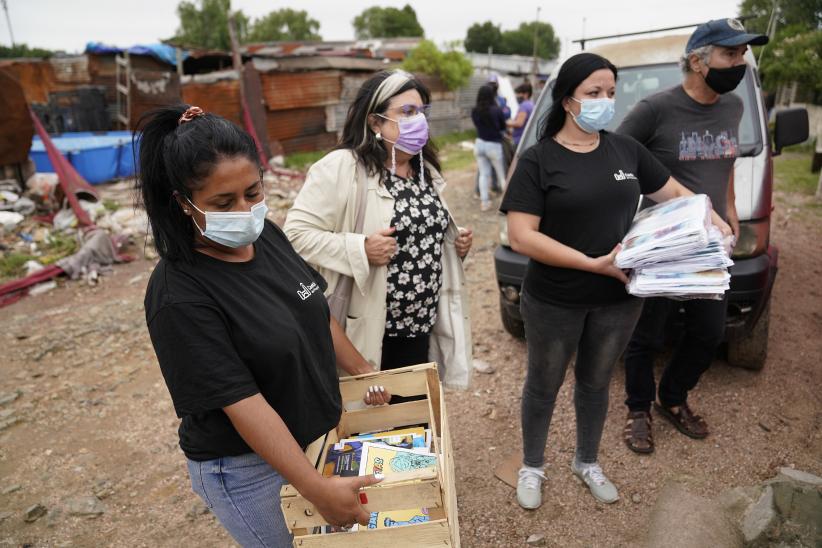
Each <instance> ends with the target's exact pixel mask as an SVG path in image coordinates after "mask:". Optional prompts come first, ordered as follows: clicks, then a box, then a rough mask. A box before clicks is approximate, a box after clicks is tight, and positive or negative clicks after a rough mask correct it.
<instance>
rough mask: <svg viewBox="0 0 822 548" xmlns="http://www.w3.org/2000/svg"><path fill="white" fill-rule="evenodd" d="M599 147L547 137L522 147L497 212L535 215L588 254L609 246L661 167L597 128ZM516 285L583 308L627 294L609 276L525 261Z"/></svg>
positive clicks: (659, 181) (630, 143)
mask: <svg viewBox="0 0 822 548" xmlns="http://www.w3.org/2000/svg"><path fill="white" fill-rule="evenodd" d="M600 137H601V140H600V143H599V146H598V147H597V148H596V149H595V150H593V151H591V152H587V153H579V152H574V151H572V150H569V149H567V148H565V147H564V146H562V145H560V144H559V143H557V142H556V141H554V140H553V139H545V140H542V141H540V142H538V143H537V144H535V145H534V146H532V147H531V148H529V149H528V150H526V151H525V152H524V153H523V155H522V157H520V159H519V161H518V163H517V169H516V171H515V172H514V175H513V176H512V177H511V181H510V182H509V183H508V189H507V190H506V192H505V197H504V198H503V200H502V206H501V207H500V210H501V211H502V212H503V213H507V212H509V211H519V212H523V213H529V214H531V215H537V216H539V217H540V222H539V231H540V232H542V233H543V234H546V235H547V236H550V237H551V238H553V239H554V240H556V241H558V242H560V243H562V244H565V245H567V246H569V247H572V248H574V249H576V250H578V251H581V252H582V253H585V254H586V255H588V256H589V257H598V256H600V255H606V254H608V253H610V252H611V250H612V249H613V248H614V246H615V245H616V244H618V243H619V242H620V241H621V240H622V238H623V237H624V236H625V234H626V233H627V232H628V229H629V228H630V227H631V221H632V220H633V218H634V213H635V212H636V209H637V204H638V203H639V195H640V193H642V194H650V193H653V192H656V191H657V190H659V189H660V188H662V186H663V185H664V184H665V182H666V181H667V180H668V178H669V174H668V170H667V169H665V167H664V166H663V165H662V164H661V163H659V161H658V160H657V159H656V158H654V157H653V155H652V154H651V153H650V152H648V151H647V150H646V149H645V148H644V147H643V146H642V145H640V144H639V143H637V142H636V141H635V140H634V139H632V138H630V137H627V136H624V135H616V134H613V133H608V132H605V131H603V132H600ZM523 288H524V289H525V291H527V292H528V294H529V295H530V296H532V297H534V298H537V299H540V300H542V301H545V302H549V303H554V304H558V305H562V306H567V307H590V306H600V305H604V304H609V303H613V302H616V301H619V300H621V299H626V298H628V294H627V292H626V291H625V286H624V285H623V284H622V282H620V281H619V280H617V279H616V278H612V277H610V276H603V275H600V274H594V273H591V272H585V271H582V270H575V269H569V268H558V267H555V266H549V265H546V264H543V263H540V262H538V261H535V260H531V261H529V263H528V268H527V271H526V274H525V280H524V282H523Z"/></svg>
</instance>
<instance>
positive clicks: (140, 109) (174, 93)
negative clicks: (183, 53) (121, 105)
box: [129, 70, 182, 127]
mask: <svg viewBox="0 0 822 548" xmlns="http://www.w3.org/2000/svg"><path fill="white" fill-rule="evenodd" d="M129 93H130V94H131V123H130V127H136V125H137V121H138V120H139V119H140V117H141V116H142V115H143V114H145V113H146V112H148V111H150V110H154V109H155V108H158V107H162V106H166V105H176V104H179V103H181V102H182V92H181V90H180V77H179V76H178V75H177V74H176V73H173V72H158V71H153V70H133V71H132V72H131V79H130V81H129Z"/></svg>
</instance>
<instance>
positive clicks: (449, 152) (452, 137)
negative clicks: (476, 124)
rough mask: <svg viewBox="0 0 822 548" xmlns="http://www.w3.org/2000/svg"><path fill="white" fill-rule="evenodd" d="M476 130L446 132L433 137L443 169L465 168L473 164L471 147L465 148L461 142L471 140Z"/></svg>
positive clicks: (475, 136)
mask: <svg viewBox="0 0 822 548" xmlns="http://www.w3.org/2000/svg"><path fill="white" fill-rule="evenodd" d="M476 138H477V132H476V131H475V130H473V129H469V130H467V131H457V132H454V133H447V134H445V135H441V136H439V137H436V138H435V139H434V143H435V144H436V145H437V148H438V149H439V156H440V163H441V164H442V170H443V171H451V170H460V169H466V168H469V167H471V166H472V165H474V162H475V159H474V151H473V149H465V148H463V147H462V145H461V143H462V142H464V141H473V140H474V139H476Z"/></svg>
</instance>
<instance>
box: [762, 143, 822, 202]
mask: <svg viewBox="0 0 822 548" xmlns="http://www.w3.org/2000/svg"><path fill="white" fill-rule="evenodd" d="M812 156H813V153H812V151H810V150H806V151H804V152H794V151H791V152H783V153H782V154H781V155H779V156H777V157H775V158H774V166H773V167H774V179H775V181H774V182H775V186H776V188H777V189H778V190H781V191H783V192H794V193H797V194H802V195H805V196H813V195H814V194H815V193H816V186H817V184H818V182H819V174H818V173H811V158H812Z"/></svg>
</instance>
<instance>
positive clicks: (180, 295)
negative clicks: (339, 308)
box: [137, 105, 390, 546]
mask: <svg viewBox="0 0 822 548" xmlns="http://www.w3.org/2000/svg"><path fill="white" fill-rule="evenodd" d="M138 126H139V128H140V130H141V133H142V141H141V147H140V159H139V160H140V161H139V176H138V179H137V190H138V192H139V193H140V197H141V200H142V203H143V205H144V206H145V208H146V212H147V214H148V218H149V220H150V221H151V229H152V233H153V235H154V243H155V246H156V248H157V252H158V253H159V255H160V257H161V259H160V262H159V263H158V264H157V266H156V267H155V268H154V271H153V272H152V274H151V278H150V280H149V282H148V287H147V289H146V296H145V311H146V323H147V325H148V332H149V335H150V336H151V342H152V344H153V345H154V351H155V352H156V354H157V360H158V361H159V364H160V370H161V371H162V374H163V378H164V379H165V382H166V386H167V387H168V390H169V393H170V394H171V399H172V402H173V404H174V409H175V411H176V413H177V416H178V417H179V418H181V419H182V421H181V423H180V427H179V436H180V447H181V448H182V450H183V453H185V456H186V459H187V462H188V472H189V476H190V478H191V486H192V489H193V490H194V492H195V493H197V494H198V495H199V496H200V498H201V499H202V500H203V502H204V503H205V504H206V505H207V506H208V508H209V509H211V511H212V512H213V513H214V514H215V515H216V516H217V519H218V520H219V521H220V523H221V524H222V525H223V527H225V529H226V530H227V531H228V532H229V533H230V534H231V536H232V537H233V538H234V540H236V541H237V542H238V543H239V544H241V545H242V546H290V545H291V534H290V533H289V530H288V528H287V526H286V524H285V521H284V519H283V514H282V511H281V509H280V487H282V485H283V484H284V483H291V484H292V485H293V486H294V487H296V488H297V489H298V490H299V491H300V493H302V494H303V495H304V496H305V498H307V499H308V500H310V501H311V502H312V503H313V504H314V505H315V506H316V508H317V510H318V511H319V512H320V514H322V515H323V516H324V517H325V518H326V519H327V520H328V522H329V523H331V524H334V525H341V526H350V525H352V524H353V523H355V522H358V523H362V524H366V523H367V522H368V518H369V514H368V512H366V511H365V510H364V509H363V508H362V507H361V506H360V504H359V501H358V495H357V492H358V490H359V489H360V488H362V487H364V486H367V485H371V484H373V483H376V482H377V480H376V479H375V478H374V477H373V476H368V477H361V478H341V477H336V478H323V477H322V476H321V475H320V474H319V472H318V471H317V470H316V469H315V468H314V466H313V464H312V463H311V462H309V461H308V459H307V458H306V456H305V454H304V453H303V451H304V449H305V448H306V446H308V445H309V444H310V443H311V442H313V441H314V440H315V439H317V438H318V437H320V436H322V435H324V434H325V433H327V432H328V431H329V430H331V429H332V428H334V427H335V426H336V425H337V424H338V423H339V420H340V412H341V401H340V390H339V384H338V379H337V370H336V365H337V364H338V365H339V366H340V367H342V368H343V369H345V370H346V371H349V372H350V373H352V374H355V373H367V372H371V371H373V369H372V368H371V366H370V365H369V364H368V362H366V361H365V359H364V358H363V357H362V356H361V355H360V354H359V353H358V352H357V351H356V349H355V348H354V347H353V346H352V345H351V342H350V341H348V339H346V337H345V334H344V333H343V332H342V330H341V329H340V327H339V325H337V322H336V321H335V320H333V319H330V316H329V311H328V305H327V304H326V301H325V299H324V298H323V294H322V290H323V289H324V288H325V286H326V283H325V280H324V279H323V278H322V276H320V275H319V274H318V273H317V272H316V271H315V270H313V269H312V268H311V267H309V266H308V265H307V264H306V263H305V261H303V260H302V259H301V258H300V256H299V255H297V254H296V253H295V252H294V249H293V248H292V247H291V244H289V243H288V240H287V239H286V237H285V235H284V234H283V233H282V231H281V230H280V229H279V228H277V226H276V225H274V224H273V223H271V222H270V221H267V220H266V212H267V211H268V208H267V206H266V203H265V189H264V187H263V180H262V170H261V168H260V166H259V164H258V156H257V150H256V148H255V146H254V142H253V141H252V139H251V137H250V136H249V135H248V134H247V133H246V132H245V131H243V130H242V129H240V128H239V127H237V126H235V125H234V124H233V123H231V122H229V121H228V120H226V119H224V118H221V117H219V116H216V115H214V114H207V113H204V112H203V111H202V110H201V109H199V108H197V107H186V106H184V105H179V106H171V107H164V108H162V109H159V110H157V111H153V112H151V113H149V114H147V115H146V116H144V117H143V118H142V119H141V121H140V123H139V124H138ZM389 398H390V395H389V394H388V393H387V392H384V391H377V392H374V391H372V390H369V393H368V394H367V396H366V398H365V401H366V403H385V402H386V401H387V399H389Z"/></svg>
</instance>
